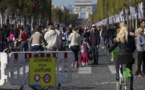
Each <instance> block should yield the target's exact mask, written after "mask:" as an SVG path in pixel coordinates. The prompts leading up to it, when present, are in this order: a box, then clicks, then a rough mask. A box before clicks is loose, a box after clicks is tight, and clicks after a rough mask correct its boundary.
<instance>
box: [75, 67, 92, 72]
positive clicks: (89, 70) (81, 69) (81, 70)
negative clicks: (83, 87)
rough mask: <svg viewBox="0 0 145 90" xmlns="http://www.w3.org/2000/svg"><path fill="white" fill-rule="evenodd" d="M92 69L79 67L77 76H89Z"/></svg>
mask: <svg viewBox="0 0 145 90" xmlns="http://www.w3.org/2000/svg"><path fill="white" fill-rule="evenodd" d="M91 73H92V67H80V68H79V70H78V74H91Z"/></svg>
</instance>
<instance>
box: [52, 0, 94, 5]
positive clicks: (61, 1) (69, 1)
mask: <svg viewBox="0 0 145 90" xmlns="http://www.w3.org/2000/svg"><path fill="white" fill-rule="evenodd" d="M75 1H79V0H52V3H53V4H54V5H57V6H62V5H63V6H68V5H72V6H74V2H75ZM84 1H85V0H84ZM91 1H92V3H93V4H96V2H97V0H91Z"/></svg>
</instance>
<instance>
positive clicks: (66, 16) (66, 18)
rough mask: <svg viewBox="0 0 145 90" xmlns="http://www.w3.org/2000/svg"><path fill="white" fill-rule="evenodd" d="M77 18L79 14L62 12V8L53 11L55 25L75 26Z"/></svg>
mask: <svg viewBox="0 0 145 90" xmlns="http://www.w3.org/2000/svg"><path fill="white" fill-rule="evenodd" d="M77 18H78V15H77V14H71V13H69V11H68V10H61V9H60V8H53V9H52V21H53V22H54V23H62V24H65V25H68V24H70V23H73V24H74V23H75V21H76V20H77Z"/></svg>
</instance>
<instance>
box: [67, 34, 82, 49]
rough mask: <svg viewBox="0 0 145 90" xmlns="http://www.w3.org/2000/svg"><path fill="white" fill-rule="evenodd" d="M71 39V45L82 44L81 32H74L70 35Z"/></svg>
mask: <svg viewBox="0 0 145 90" xmlns="http://www.w3.org/2000/svg"><path fill="white" fill-rule="evenodd" d="M69 41H70V46H73V45H79V46H80V45H81V37H80V35H79V33H77V32H76V31H74V32H72V33H71V34H70V36H69Z"/></svg>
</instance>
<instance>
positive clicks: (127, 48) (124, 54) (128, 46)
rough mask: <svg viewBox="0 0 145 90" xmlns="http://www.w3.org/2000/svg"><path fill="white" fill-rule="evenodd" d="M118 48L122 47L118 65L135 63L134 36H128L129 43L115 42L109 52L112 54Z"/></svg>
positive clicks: (118, 56)
mask: <svg viewBox="0 0 145 90" xmlns="http://www.w3.org/2000/svg"><path fill="white" fill-rule="evenodd" d="M117 46H119V47H120V52H119V53H118V55H117V60H116V62H117V63H120V64H126V63H129V62H131V61H133V60H134V59H133V52H134V51H135V49H136V46H135V40H134V37H133V36H128V42H125V43H117V42H115V43H114V45H113V46H112V47H110V49H109V52H112V51H113V50H114V49H115V48H116V47H117Z"/></svg>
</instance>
